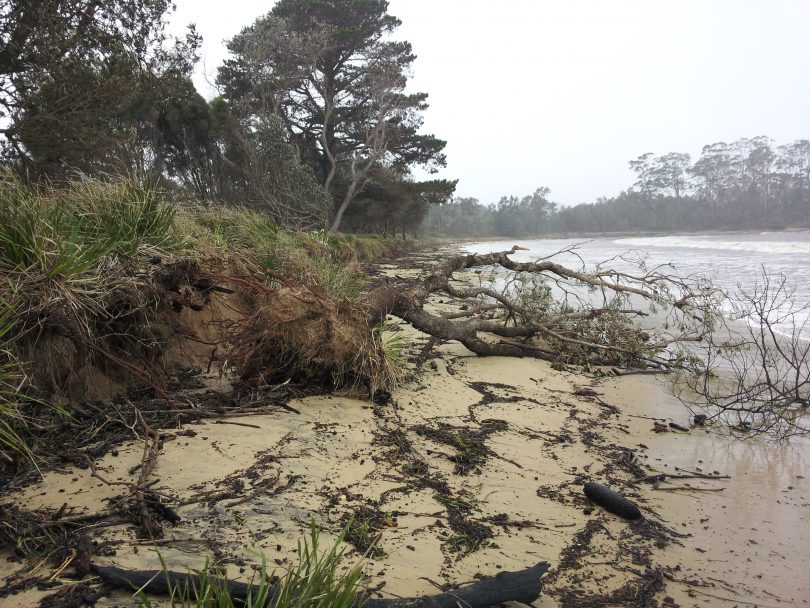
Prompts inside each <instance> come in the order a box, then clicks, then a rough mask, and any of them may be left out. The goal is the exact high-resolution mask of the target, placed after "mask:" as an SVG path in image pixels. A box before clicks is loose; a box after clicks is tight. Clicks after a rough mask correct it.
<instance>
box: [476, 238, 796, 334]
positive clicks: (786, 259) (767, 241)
mask: <svg viewBox="0 0 810 608" xmlns="http://www.w3.org/2000/svg"><path fill="white" fill-rule="evenodd" d="M512 245H520V246H522V247H527V248H528V251H519V252H516V253H515V254H513V255H512V256H511V258H512V259H513V260H515V261H524V262H525V261H533V260H536V259H538V258H543V257H548V256H551V255H553V254H555V253H556V252H559V251H561V250H563V249H565V248H568V247H571V246H574V245H576V250H575V253H563V254H561V255H560V256H556V257H555V261H557V262H559V263H560V264H563V265H568V266H572V267H575V268H579V267H580V266H581V265H582V264H583V263H584V265H585V266H586V268H593V267H594V266H595V265H596V264H598V263H600V262H604V261H605V260H613V261H612V262H611V263H609V264H606V265H607V266H610V267H613V268H615V269H617V270H628V269H630V268H632V265H631V264H629V263H628V262H626V261H625V260H624V259H623V258H635V259H644V262H645V263H646V265H647V266H648V267H650V268H652V267H655V266H659V265H667V266H668V268H666V269H665V270H666V272H669V273H672V274H676V275H679V276H682V277H685V276H692V275H695V274H703V275H706V276H708V277H710V278H711V279H712V280H713V281H714V282H715V284H716V285H718V286H719V287H721V288H723V289H725V290H727V291H728V292H729V293H734V292H736V291H737V290H738V289H740V288H741V289H744V290H746V291H749V292H750V291H751V290H752V289H754V287H755V286H756V285H761V284H762V273H763V271H765V272H767V273H769V274H770V275H772V276H775V275H776V274H777V273H781V274H782V275H784V276H785V278H786V279H787V283H788V284H789V285H790V286H791V288H792V289H794V290H795V291H794V294H793V300H794V302H795V304H796V305H797V306H799V307H802V306H805V307H808V305H810V231H796V232H752V233H742V234H728V233H726V234H702V235H671V236H654V237H623V238H596V239H590V240H587V239H530V240H525V239H524V240H521V239H515V240H513V241H508V242H507V241H477V242H472V243H466V244H465V245H464V249H465V250H466V251H468V252H470V253H473V252H474V253H489V252H492V251H503V250H508V249H509V248H510V247H511V246H512ZM783 312H787V309H783ZM776 329H777V330H778V331H779V332H780V333H782V334H783V335H793V334H795V335H798V336H800V337H802V338H807V339H810V311H809V310H803V311H800V312H798V313H796V314H795V315H792V316H791V318H790V319H785V320H784V321H783V322H780V323H778V324H777V326H776Z"/></svg>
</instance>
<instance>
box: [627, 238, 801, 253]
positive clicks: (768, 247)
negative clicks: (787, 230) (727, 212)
mask: <svg viewBox="0 0 810 608" xmlns="http://www.w3.org/2000/svg"><path fill="white" fill-rule="evenodd" d="M615 242H616V243H617V244H620V245H625V246H629V247H640V248H647V247H673V248H681V249H713V250H721V251H751V252H756V253H781V254H791V253H802V254H808V255H810V242H807V241H746V240H739V241H714V240H706V239H702V238H698V237H689V236H652V237H632V238H625V239H616V241H615Z"/></svg>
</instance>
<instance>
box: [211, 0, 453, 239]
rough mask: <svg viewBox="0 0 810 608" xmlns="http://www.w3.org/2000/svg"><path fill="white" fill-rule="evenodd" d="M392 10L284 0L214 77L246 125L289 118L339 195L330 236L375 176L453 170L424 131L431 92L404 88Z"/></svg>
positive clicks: (372, 0)
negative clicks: (270, 118)
mask: <svg viewBox="0 0 810 608" xmlns="http://www.w3.org/2000/svg"><path fill="white" fill-rule="evenodd" d="M387 9H388V2H386V1H384V0H282V1H281V2H279V3H278V4H276V6H275V7H274V8H273V10H272V11H270V13H268V14H267V15H265V16H264V17H261V18H259V19H258V20H257V21H256V22H255V23H254V24H252V25H251V26H249V27H247V28H245V29H244V30H242V32H240V33H239V34H238V35H237V36H235V37H234V38H233V39H232V40H231V41H230V42H229V43H228V49H229V50H230V51H231V53H232V55H233V58H232V59H228V60H226V61H225V63H224V65H223V66H222V68H221V69H220V72H219V76H218V79H217V82H218V83H219V84H220V85H221V86H222V87H223V91H224V94H225V98H226V99H227V100H228V101H229V103H231V104H233V107H234V110H235V112H237V114H238V115H239V116H240V117H241V118H242V119H243V120H246V121H248V122H256V121H259V120H261V119H263V118H266V117H268V116H269V115H278V116H280V117H281V118H282V119H283V120H284V122H285V124H286V126H287V128H288V130H289V132H290V134H291V137H292V139H293V141H295V142H296V143H297V144H298V145H299V147H300V148H301V154H302V158H303V159H304V160H305V162H307V163H308V164H310V165H311V166H312V167H313V168H314V170H315V172H316V174H317V175H318V177H319V179H320V182H321V184H322V185H323V187H324V189H325V190H326V192H327V193H328V194H329V195H330V196H332V198H333V201H334V208H333V212H332V217H331V220H330V224H329V227H330V229H331V230H337V229H338V228H339V227H340V225H341V223H342V221H343V217H344V214H345V213H346V210H347V209H348V208H349V205H351V204H352V203H353V202H354V201H355V200H356V199H357V198H358V196H359V195H361V193H363V191H364V189H365V188H366V186H367V185H369V184H370V183H371V182H372V181H376V182H377V185H378V186H379V184H380V180H379V177H378V178H377V179H376V180H375V175H376V176H379V175H380V173H381V172H383V171H384V172H387V177H386V180H385V181H386V182H387V183H391V181H392V179H397V180H400V181H407V180H408V179H409V171H410V168H411V167H413V166H422V167H425V168H427V170H428V171H435V170H436V169H438V168H439V167H443V166H445V164H446V159H445V155H444V152H443V150H444V147H445V142H444V141H442V140H440V139H437V138H436V137H435V136H433V135H426V134H422V133H420V128H421V127H422V123H423V118H422V112H423V111H424V110H425V109H427V102H426V100H427V94H425V93H408V92H406V91H405V89H406V84H407V78H408V73H409V70H410V69H411V65H412V63H413V61H414V59H415V55H414V54H413V52H412V49H411V45H410V44H409V43H408V42H401V41H393V40H390V39H389V36H390V34H392V33H393V32H394V30H395V29H396V28H397V27H398V26H399V25H400V21H399V20H398V19H397V18H396V17H393V16H392V15H389V14H388V13H387ZM451 186H452V183H451V182H447V183H446V184H445V185H444V190H445V191H446V190H448V189H451ZM366 200H367V201H368V200H370V196H369V193H366Z"/></svg>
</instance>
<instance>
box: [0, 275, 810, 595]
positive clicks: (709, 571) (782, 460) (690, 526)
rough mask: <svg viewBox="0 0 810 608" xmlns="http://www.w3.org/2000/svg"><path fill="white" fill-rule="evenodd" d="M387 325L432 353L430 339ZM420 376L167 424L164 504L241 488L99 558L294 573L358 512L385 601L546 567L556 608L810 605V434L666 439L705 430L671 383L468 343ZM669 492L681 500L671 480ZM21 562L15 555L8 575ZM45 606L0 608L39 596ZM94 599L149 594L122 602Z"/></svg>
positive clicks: (63, 488)
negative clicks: (589, 492) (627, 515)
mask: <svg viewBox="0 0 810 608" xmlns="http://www.w3.org/2000/svg"><path fill="white" fill-rule="evenodd" d="M386 272H390V273H392V274H393V273H396V274H400V275H402V274H404V272H403V271H402V270H401V269H397V268H388V269H386ZM433 305H434V306H437V307H441V306H442V304H441V303H439V301H438V300H435V301H434V302H433ZM392 322H398V323H399V324H400V326H401V329H402V331H404V332H407V334H408V335H409V336H410V338H411V350H412V351H413V352H418V351H419V350H420V349H421V348H422V346H423V345H424V343H425V341H426V338H425V337H424V336H421V335H420V334H419V333H418V332H415V331H414V330H413V329H412V328H410V327H409V326H407V325H406V324H404V323H402V322H399V321H397V320H396V319H392ZM410 371H411V376H412V377H411V379H410V380H409V381H407V382H406V383H405V384H403V386H401V387H400V388H398V389H397V390H396V391H394V392H393V394H392V400H391V402H390V403H388V404H385V405H375V404H372V403H369V402H367V401H363V400H359V399H355V398H352V397H351V396H339V395H331V396H321V397H308V398H305V399H302V400H298V401H293V402H291V403H290V405H291V406H292V407H294V408H295V409H296V410H298V411H300V414H295V413H293V412H291V411H286V410H279V411H278V413H273V414H268V415H262V416H252V417H243V418H234V419H230V420H228V419H226V420H223V421H222V422H225V424H220V423H216V422H213V421H211V422H205V423H200V424H194V425H186V426H185V429H191V430H193V431H194V432H195V433H196V434H195V435H194V436H183V435H177V434H176V432H172V431H168V432H169V433H171V434H173V435H174V437H173V438H170V439H169V440H167V441H165V443H164V446H163V449H162V450H161V453H160V455H159V457H158V461H157V468H156V471H155V477H157V478H159V479H160V481H159V482H158V483H157V485H156V486H154V489H155V490H156V491H158V492H160V493H162V494H165V495H166V496H167V497H170V498H172V499H174V500H176V501H183V500H187V499H189V498H190V497H192V496H198V495H200V494H201V493H204V492H212V493H216V492H221V491H222V490H224V489H230V490H232V492H230V493H229V496H228V498H225V499H221V500H212V501H209V502H202V503H196V504H190V505H187V506H182V507H179V508H178V509H177V511H178V513H179V514H180V516H181V518H182V520H181V521H180V522H179V523H177V524H173V525H168V524H167V525H166V526H165V531H166V534H165V538H164V539H162V540H160V541H159V542H158V543H150V542H148V541H141V540H138V539H136V537H135V534H134V531H133V530H132V527H131V526H119V527H110V528H103V529H99V530H97V531H94V532H93V537H94V538H95V539H96V540H97V541H98V542H99V545H98V546H97V556H96V557H95V562H96V563H99V564H115V565H117V566H120V567H124V568H133V569H153V568H159V567H160V562H159V557H158V553H159V554H160V556H162V558H163V559H164V560H165V561H166V562H167V564H168V565H169V566H170V567H171V568H172V569H174V570H183V569H184V567H186V566H188V567H193V568H198V567H200V566H202V564H203V563H204V561H205V559H206V557H213V558H215V559H217V560H219V561H221V562H222V563H224V564H225V566H226V567H227V570H228V572H229V573H230V574H231V575H232V576H234V577H240V578H241V579H242V580H249V577H250V575H251V572H252V567H253V566H255V565H256V564H257V563H258V560H257V557H256V552H262V553H263V554H265V555H266V557H267V560H268V563H269V564H270V566H274V565H277V567H279V568H284V567H285V565H286V564H287V563H289V561H290V560H294V559H296V553H295V550H296V543H297V541H298V540H299V539H300V538H302V537H303V536H305V535H306V534H307V533H308V527H309V524H310V521H312V520H313V519H314V520H315V521H316V522H317V523H318V524H319V525H320V526H321V527H322V529H323V535H322V536H323V538H322V542H323V543H324V545H326V544H328V543H329V542H331V540H333V539H334V538H336V535H337V534H338V533H339V532H340V530H341V529H342V527H343V526H344V525H345V524H346V523H347V522H348V521H349V520H350V518H352V517H354V518H355V519H354V522H355V524H357V523H358V522H359V523H364V524H365V526H363V527H360V528H355V534H354V536H353V538H352V540H353V542H354V543H355V545H358V546H361V547H363V546H364V545H363V543H364V542H366V541H374V540H375V539H376V543H375V544H374V547H375V548H376V551H375V553H376V555H375V556H373V557H367V558H366V562H365V572H366V573H367V574H368V575H369V577H370V579H369V586H370V587H371V588H375V587H377V586H379V585H382V586H381V587H380V588H379V593H381V594H383V595H388V596H405V595H416V594H427V593H436V592H437V589H436V585H447V584H459V583H463V582H468V581H471V580H474V578H475V577H476V576H477V575H493V574H496V573H497V572H498V571H500V570H517V569H522V568H525V567H528V566H530V565H533V564H535V563H537V562H538V561H542V560H547V561H549V562H550V563H551V565H552V568H551V571H550V572H549V574H548V575H547V576H546V579H547V585H546V588H545V590H544V594H543V596H541V599H540V600H538V602H536V605H538V606H541V607H544V608H546V607H552V606H603V605H608V604H615V605H626V606H643V605H664V606H674V605H678V606H700V607H702V606H715V605H729V606H734V605H739V606H746V605H757V606H792V605H796V606H804V605H808V604H810V583H808V580H810V577H807V576H805V575H804V572H803V566H804V562H805V561H806V560H807V558H808V557H810V550H808V549H807V546H806V544H805V543H806V538H808V537H810V510H808V503H810V482H808V480H807V478H808V476H810V471H808V468H810V465H808V462H810V461H809V460H808V454H809V453H810V450H809V449H808V444H807V443H806V442H804V443H801V442H795V443H794V444H792V445H773V444H768V443H766V442H764V441H760V440H752V441H750V442H739V441H736V440H732V439H729V438H725V437H720V436H718V435H716V434H712V433H708V432H706V430H704V429H701V428H693V429H692V430H691V431H690V432H689V433H678V432H667V433H662V434H659V433H656V432H654V431H653V430H652V426H653V420H650V419H649V418H647V417H650V418H662V419H668V420H673V421H676V422H679V423H681V424H687V423H688V420H689V417H688V412H687V411H686V410H685V409H684V408H683V407H682V406H681V405H680V404H679V403H678V402H677V400H675V399H674V397H672V396H671V395H669V394H668V392H667V386H666V383H665V382H664V381H662V380H661V379H660V378H657V377H651V376H628V377H621V378H599V377H596V376H593V375H587V374H584V373H582V372H579V371H576V370H564V369H553V368H552V366H551V365H550V364H548V363H546V362H543V361H537V360H531V359H507V358H479V357H476V356H475V355H473V354H472V353H470V352H468V351H466V349H464V348H463V347H461V346H460V345H458V344H457V343H446V344H443V345H441V346H438V347H436V348H435V349H433V351H432V353H431V355H430V356H429V358H427V359H426V360H425V361H424V362H423V363H421V364H420V366H419V368H418V369H416V368H415V367H414V364H412V365H411V370H410ZM583 389H590V390H583ZM244 425H248V426H244ZM178 430H179V429H178ZM142 449H143V446H142V444H141V443H140V442H130V443H127V444H124V445H122V446H120V447H119V448H118V452H117V454H118V455H117V456H113V455H112V454H107V455H106V456H104V457H103V458H102V459H100V460H99V462H98V463H97V466H98V470H99V472H100V473H102V475H103V476H104V477H105V478H106V479H107V480H128V479H131V478H132V475H131V474H130V469H131V467H133V466H135V465H137V463H139V462H140V459H141V455H142ZM684 470H689V471H694V472H703V473H707V474H712V473H713V472H714V471H717V472H718V473H719V474H722V475H729V476H731V479H728V480H720V479H712V480H703V479H689V480H673V481H672V483H671V484H667V483H663V484H660V489H654V488H653V487H652V485H651V484H649V483H637V484H632V483H630V482H631V481H632V480H633V479H635V478H637V477H641V476H644V475H650V474H653V473H657V472H667V473H678V472H680V473H683V471H684ZM586 480H595V481H599V482H601V483H606V484H608V485H610V486H611V487H613V488H614V489H616V490H617V491H620V492H621V493H623V494H624V495H625V496H627V497H628V498H631V499H632V500H634V501H635V502H636V503H637V504H638V505H639V506H640V508H641V510H642V513H643V514H644V518H643V520H641V521H640V522H626V521H624V520H622V519H620V518H618V517H616V516H615V515H611V514H610V513H607V512H605V511H604V510H602V509H601V508H599V507H594V505H593V504H592V503H590V501H588V500H587V499H586V498H585V497H584V495H583V492H582V484H583V482H584V481H586ZM687 484H689V486H690V487H685V486H686V485H687ZM674 486H680V487H681V489H679V490H677V491H667V490H665V489H663V488H667V487H674ZM696 488H706V489H711V490H714V489H719V490H721V491H717V492H715V491H695V489H696ZM121 493H122V490H121V487H120V486H107V485H105V484H104V483H102V482H100V481H99V480H98V479H95V478H93V477H91V476H90V475H89V472H88V471H87V470H82V469H74V468H66V469H65V470H62V471H51V472H47V473H46V474H45V477H44V480H43V481H42V482H40V483H36V484H34V485H32V486H29V487H27V488H25V489H24V490H22V491H20V492H17V493H16V494H15V495H14V496H13V500H15V501H16V502H18V503H19V504H20V505H22V506H24V507H25V508H27V509H35V508H40V507H50V508H58V507H59V506H61V505H62V504H63V503H64V502H67V503H68V505H69V508H70V513H72V514H78V513H82V512H94V511H99V510H102V509H104V508H106V507H107V506H108V505H109V504H111V502H112V504H115V501H116V497H117V496H119V495H120V494H121ZM212 495H213V494H212ZM242 497H248V498H249V499H248V500H246V501H244V502H240V500H242ZM5 499H8V497H5ZM357 556H358V552H356V551H355V552H352V553H350V554H348V557H349V561H351V559H353V558H356V557H357ZM17 567H18V564H12V563H8V564H2V563H0V568H2V569H3V570H4V571H5V572H9V571H10V570H11V569H14V568H17ZM40 571H41V572H44V573H47V572H49V570H48V569H47V568H45V567H41V568H40ZM50 571H53V568H52V567H51V568H50ZM41 595H42V592H38V591H35V592H28V593H25V594H18V595H16V596H11V597H8V598H5V599H0V605H2V606H16V605H33V604H34V601H35V600H36V599H37V597H39V596H41ZM98 605H100V606H103V605H119V606H120V605H137V601H136V600H135V599H132V598H128V597H127V596H126V595H125V594H121V593H118V594H116V595H115V596H114V597H113V599H111V600H110V599H107V600H102V601H101V602H99V604H98Z"/></svg>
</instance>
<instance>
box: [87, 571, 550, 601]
mask: <svg viewBox="0 0 810 608" xmlns="http://www.w3.org/2000/svg"><path fill="white" fill-rule="evenodd" d="M548 567H549V565H548V562H539V563H538V564H536V565H534V566H531V567H529V568H525V569H524V570H517V571H515V572H501V573H499V574H498V575H496V576H494V577H492V578H487V579H483V580H479V581H476V582H474V583H471V584H469V585H465V586H464V587H459V588H457V589H453V590H451V591H447V592H446V593H440V594H439V595H430V596H424V597H412V598H397V599H370V598H368V597H366V596H365V595H358V597H357V601H356V603H355V605H356V606H360V605H362V606H363V608H458V606H464V607H465V608H490V607H491V606H498V605H500V604H502V603H504V602H523V603H530V602H533V601H534V600H536V599H537V598H538V597H539V596H540V591H541V589H542V585H543V584H542V581H541V580H540V578H541V577H542V576H543V574H545V572H546V571H547V570H548ZM92 570H93V572H95V573H96V575H98V576H99V577H100V578H101V579H102V580H103V581H104V582H105V583H107V584H108V585H110V586H111V587H113V588H116V589H128V590H134V589H142V590H143V592H144V593H147V594H150V595H168V594H169V593H170V592H171V590H172V589H174V588H176V587H178V586H179V587H180V588H185V586H186V585H188V587H189V588H192V589H194V588H197V589H199V588H200V579H199V577H198V576H197V575H195V574H191V573H183V572H172V571H167V572H164V571H161V570H123V569H121V568H116V567H115V566H95V565H94V566H93V567H92ZM228 588H229V590H230V592H231V596H232V597H233V598H234V599H239V600H244V599H245V598H246V597H247V596H248V594H249V593H250V592H251V591H252V590H253V589H254V587H253V586H252V585H249V584H247V583H239V582H235V581H229V582H228ZM269 597H270V605H271V606H272V605H273V604H274V603H275V594H274V593H273V592H272V591H271V593H270V594H269Z"/></svg>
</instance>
